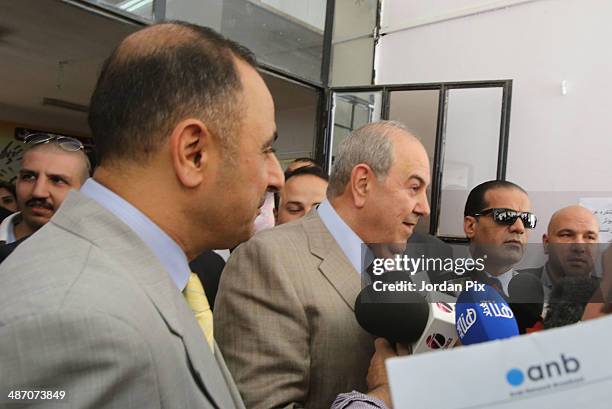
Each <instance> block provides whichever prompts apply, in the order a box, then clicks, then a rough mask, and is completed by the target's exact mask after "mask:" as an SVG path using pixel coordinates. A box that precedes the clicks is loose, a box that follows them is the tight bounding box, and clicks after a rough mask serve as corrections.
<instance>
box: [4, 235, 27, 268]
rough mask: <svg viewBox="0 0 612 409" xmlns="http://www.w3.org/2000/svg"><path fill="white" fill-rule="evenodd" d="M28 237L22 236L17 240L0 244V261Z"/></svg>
mask: <svg viewBox="0 0 612 409" xmlns="http://www.w3.org/2000/svg"><path fill="white" fill-rule="evenodd" d="M28 237H30V236H26V237H22V238H20V239H19V240H17V241H14V242H12V243H9V244H2V245H0V263H2V262H3V261H4V260H5V259H6V258H7V257H8V256H10V255H11V253H12V252H13V250H15V249H16V248H17V246H19V245H20V244H21V243H22V242H23V241H24V240H25V239H27V238H28Z"/></svg>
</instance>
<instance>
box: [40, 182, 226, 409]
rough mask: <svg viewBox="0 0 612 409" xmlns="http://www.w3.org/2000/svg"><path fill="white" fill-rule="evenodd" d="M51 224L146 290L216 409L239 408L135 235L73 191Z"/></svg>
mask: <svg viewBox="0 0 612 409" xmlns="http://www.w3.org/2000/svg"><path fill="white" fill-rule="evenodd" d="M52 220H53V222H54V223H55V224H57V225H59V226H61V227H62V228H64V229H66V230H68V231H70V232H72V233H74V234H77V235H80V236H82V237H84V238H86V239H88V240H90V241H91V242H92V243H93V244H94V245H96V246H97V247H99V248H100V249H102V251H104V253H105V254H108V257H109V259H112V260H116V261H117V262H118V263H120V265H121V267H120V268H121V270H122V271H124V272H126V273H127V275H128V276H129V277H130V278H132V279H134V280H135V281H136V282H137V283H138V284H139V285H140V287H141V288H143V289H144V291H145V292H146V294H147V296H148V297H149V299H150V300H151V302H152V303H153V305H154V306H155V309H156V310H157V311H158V313H159V315H160V316H161V317H162V319H163V320H164V322H165V323H166V326H167V327H168V329H169V330H170V332H172V333H173V334H175V335H176V336H178V337H179V338H180V339H181V340H182V342H183V345H184V347H185V351H186V353H187V357H188V359H189V363H190V365H191V369H192V372H193V374H194V378H195V379H196V381H197V383H198V384H199V385H200V388H201V389H202V391H203V393H204V394H205V395H206V396H207V397H208V399H209V400H210V401H211V402H212V403H213V405H215V406H216V407H218V408H231V407H235V405H233V404H232V401H233V400H232V397H231V396H230V388H231V386H232V385H233V381H232V380H231V377H230V378H229V381H228V383H227V384H226V380H227V377H225V376H224V374H222V371H221V369H220V368H219V366H218V364H217V361H216V359H215V357H214V356H213V354H212V351H211V350H210V348H209V347H208V344H207V343H206V340H205V339H204V335H203V334H202V331H201V330H200V327H199V326H198V323H197V321H196V320H195V317H194V316H193V312H192V311H191V310H190V309H189V306H188V305H187V303H186V302H185V300H184V299H183V295H182V294H181V293H180V291H179V290H178V288H177V287H176V285H174V283H173V282H172V280H171V278H170V276H169V274H168V272H166V270H165V269H164V268H163V267H162V266H161V264H160V263H159V261H158V259H157V257H156V256H155V255H154V254H153V252H152V251H151V250H150V249H149V247H148V246H147V245H146V244H145V243H143V242H142V240H140V238H139V237H138V236H137V235H136V233H134V232H133V231H132V230H131V229H130V228H129V227H128V226H126V225H125V224H124V223H123V222H122V221H120V220H119V219H117V218H116V217H115V216H114V215H113V214H112V213H110V212H109V211H107V210H106V209H104V208H103V207H102V206H100V205H99V204H98V203H97V202H96V201H94V200H91V199H89V198H87V197H85V196H83V195H81V194H80V193H78V192H76V191H72V192H70V194H69V196H68V197H67V199H66V200H65V201H64V203H63V204H62V207H61V208H60V210H59V211H58V212H57V213H56V215H55V216H54V218H53V219H52ZM83 220H86V221H87V222H86V223H85V222H83ZM126 279H129V278H128V277H126Z"/></svg>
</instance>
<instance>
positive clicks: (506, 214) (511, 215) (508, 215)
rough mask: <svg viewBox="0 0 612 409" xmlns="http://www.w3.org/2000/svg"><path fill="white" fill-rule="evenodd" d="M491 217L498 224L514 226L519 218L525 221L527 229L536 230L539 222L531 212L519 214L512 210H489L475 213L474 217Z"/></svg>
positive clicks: (524, 224)
mask: <svg viewBox="0 0 612 409" xmlns="http://www.w3.org/2000/svg"><path fill="white" fill-rule="evenodd" d="M488 215H491V216H492V217H493V220H494V221H495V223H497V224H502V225H505V226H512V225H513V224H514V223H515V222H516V219H518V218H519V217H520V218H521V220H522V221H523V226H525V228H527V229H534V228H535V227H536V224H537V222H538V218H537V217H536V215H535V214H533V213H529V212H519V211H516V210H512V209H487V210H483V211H482V212H480V213H474V214H473V215H472V216H474V217H478V216H488Z"/></svg>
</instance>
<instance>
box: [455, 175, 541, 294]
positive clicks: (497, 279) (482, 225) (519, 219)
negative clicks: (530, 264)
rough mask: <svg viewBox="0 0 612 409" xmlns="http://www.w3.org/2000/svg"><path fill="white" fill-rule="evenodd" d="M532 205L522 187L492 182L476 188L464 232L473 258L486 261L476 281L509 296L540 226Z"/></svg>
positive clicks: (468, 199)
mask: <svg viewBox="0 0 612 409" xmlns="http://www.w3.org/2000/svg"><path fill="white" fill-rule="evenodd" d="M530 210H531V203H530V201H529V197H528V196H527V193H526V192H525V190H523V189H522V188H521V187H520V186H518V185H516V184H514V183H512V182H508V181H502V180H492V181H488V182H484V183H482V184H480V185H478V186H476V187H475V188H474V189H472V191H471V192H470V194H469V195H468V198H467V201H466V204H465V210H464V221H463V229H464V232H465V235H466V236H467V238H468V239H469V241H470V246H469V247H470V253H471V256H472V257H473V258H483V260H484V263H483V264H484V266H485V269H484V271H483V272H481V273H478V274H476V277H475V278H476V279H477V280H479V281H482V282H485V283H486V284H489V285H492V286H494V287H495V288H496V289H498V290H499V291H501V292H503V293H504V294H506V295H507V294H508V284H509V283H510V280H511V279H512V277H513V276H515V275H516V274H517V272H516V271H515V270H513V266H514V265H515V264H516V263H518V262H519V261H520V260H521V259H522V258H523V252H524V250H525V245H526V244H527V238H528V236H529V230H530V229H533V228H535V226H536V222H537V219H536V216H535V215H534V214H533V213H531V212H530Z"/></svg>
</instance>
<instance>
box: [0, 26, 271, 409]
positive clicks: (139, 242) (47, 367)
mask: <svg viewBox="0 0 612 409" xmlns="http://www.w3.org/2000/svg"><path fill="white" fill-rule="evenodd" d="M89 123H90V127H91V129H92V132H93V136H94V141H95V144H96V151H97V155H98V162H99V164H100V165H99V167H98V169H97V170H96V171H95V173H94V176H93V178H92V179H89V180H88V181H87V182H86V183H85V184H84V185H83V187H82V188H81V191H80V192H78V191H72V192H70V193H69V195H68V197H67V198H66V200H65V201H64V202H63V204H62V206H61V207H60V209H59V210H58V212H57V213H56V214H55V215H54V217H53V218H52V219H51V220H50V221H49V222H48V223H47V224H46V225H45V226H44V227H42V228H41V229H39V230H38V231H37V232H36V233H34V234H33V235H32V237H30V238H29V239H28V240H27V241H26V242H24V243H23V244H22V245H20V246H19V247H18V248H17V249H16V250H15V252H14V253H13V254H12V255H11V256H10V257H9V258H7V260H6V261H5V262H4V263H3V264H2V266H1V267H0V372H1V375H0V392H1V394H2V395H0V406H3V403H5V402H7V401H10V400H11V398H9V394H10V393H11V391H24V390H30V391H31V393H30V394H29V395H28V394H26V397H28V396H30V397H32V399H31V400H29V401H28V402H25V401H23V400H22V399H21V395H20V394H18V395H16V394H15V393H13V395H12V396H13V402H14V401H19V402H22V403H24V404H26V405H31V404H36V403H38V404H40V405H41V406H43V405H44V406H45V407H62V408H64V407H70V408H117V409H129V408H150V409H152V408H169V409H176V408H185V409H186V408H194V409H196V408H197V409H202V408H217V409H219V408H223V409H226V408H228V409H231V408H244V405H243V403H242V400H241V398H240V395H239V394H238V391H237V390H236V387H235V385H234V382H233V380H232V377H231V375H230V374H229V372H228V371H227V368H226V367H225V363H224V360H223V356H222V355H221V353H220V351H219V348H218V347H217V346H216V345H215V344H214V341H213V338H212V331H209V330H210V329H212V328H211V324H212V322H211V321H212V317H209V318H208V320H206V316H207V313H208V315H210V311H207V310H206V308H205V299H204V298H203V297H204V293H203V291H202V289H201V286H199V289H198V285H197V282H196V281H195V280H197V278H195V280H194V278H193V276H194V275H193V274H191V273H190V271H189V265H188V260H189V259H191V258H193V257H195V256H196V255H198V254H200V253H202V252H203V251H204V250H205V249H211V248H228V247H233V246H235V245H236V244H238V243H239V242H241V241H244V240H246V239H248V238H249V237H250V235H251V234H252V232H253V222H254V220H255V217H256V215H257V213H258V207H260V206H261V204H262V203H263V199H264V197H265V194H266V191H267V190H277V189H280V188H281V187H282V183H283V175H282V171H281V168H280V165H279V163H278V161H277V159H276V157H275V156H274V153H273V150H272V147H271V146H272V143H273V141H274V139H275V134H276V128H275V124H274V105H273V102H272V97H271V95H270V93H269V91H268V89H267V87H266V85H265V84H264V82H263V80H262V78H261V77H260V75H259V74H258V72H257V71H256V68H255V61H254V60H253V57H252V55H251V54H250V52H248V50H245V49H244V48H242V47H241V46H239V45H237V44H235V43H233V42H230V41H228V40H226V39H224V38H222V37H221V36H219V35H218V34H216V33H215V32H213V31H212V30H209V29H205V28H201V27H198V26H194V25H190V24H186V23H164V24H160V25H155V26H151V27H148V28H145V29H143V30H141V31H138V32H136V33H134V34H132V35H130V36H129V37H127V38H126V39H125V40H124V41H123V42H122V43H121V44H120V45H119V46H118V48H117V49H116V50H115V51H114V53H113V54H112V55H111V56H110V58H109V59H108V60H107V61H106V63H105V64H104V67H103V69H102V73H101V75H100V78H99V80H98V83H97V86H96V89H95V91H94V93H93V96H92V100H91V104H90V113H89ZM182 293H184V294H185V296H184V295H183V294H182ZM186 298H187V301H188V302H189V304H188V302H187V301H186ZM192 301H193V302H192ZM197 306H203V307H202V308H201V309H199V307H197ZM192 310H193V311H192ZM194 311H196V312H197V317H198V320H197V321H196V317H194ZM198 324H199V325H198ZM205 336H206V337H207V338H206V339H205ZM208 339H210V345H209V343H207V340H208ZM41 391H42V392H44V391H50V392H51V395H49V394H48V393H43V394H42V395H41ZM17 396H18V397H17ZM41 396H45V397H47V398H46V400H42V397H41ZM48 396H50V397H51V398H49V397H48ZM56 404H57V406H55V405H56Z"/></svg>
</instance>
